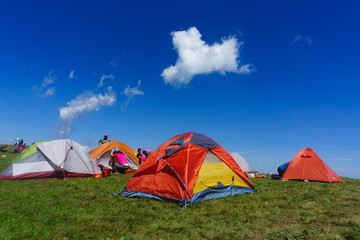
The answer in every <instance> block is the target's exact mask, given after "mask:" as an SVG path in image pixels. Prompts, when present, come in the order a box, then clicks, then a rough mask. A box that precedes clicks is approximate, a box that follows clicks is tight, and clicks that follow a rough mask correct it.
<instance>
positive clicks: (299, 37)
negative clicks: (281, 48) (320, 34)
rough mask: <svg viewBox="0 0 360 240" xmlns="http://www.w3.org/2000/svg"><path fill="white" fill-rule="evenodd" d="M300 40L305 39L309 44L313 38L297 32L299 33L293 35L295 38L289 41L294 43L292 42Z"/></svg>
mask: <svg viewBox="0 0 360 240" xmlns="http://www.w3.org/2000/svg"><path fill="white" fill-rule="evenodd" d="M300 41H305V42H307V43H308V44H309V45H311V44H312V42H313V41H314V40H313V39H312V38H310V37H308V36H303V35H301V34H299V35H297V36H296V37H295V39H294V40H293V41H292V42H291V44H294V43H297V42H300Z"/></svg>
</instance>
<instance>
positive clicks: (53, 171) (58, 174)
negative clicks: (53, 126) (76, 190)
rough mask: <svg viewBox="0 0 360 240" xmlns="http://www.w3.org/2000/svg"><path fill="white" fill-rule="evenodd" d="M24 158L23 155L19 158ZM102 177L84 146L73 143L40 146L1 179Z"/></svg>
mask: <svg viewBox="0 0 360 240" xmlns="http://www.w3.org/2000/svg"><path fill="white" fill-rule="evenodd" d="M20 156H21V155H20ZM95 175H101V170H100V168H99V167H98V166H96V163H95V162H94V161H93V160H92V159H91V157H90V155H89V154H88V153H87V151H86V150H85V148H84V147H82V146H81V145H80V144H78V143H77V142H75V141H73V140H68V139H61V140H54V141H50V142H45V143H41V144H39V145H37V146H36V151H34V152H33V153H32V154H30V155H28V156H26V157H24V158H21V157H20V158H19V160H15V161H14V162H13V163H12V164H11V165H10V166H9V167H8V168H7V169H6V170H5V171H4V172H3V173H1V175H0V179H37V178H72V177H89V176H95Z"/></svg>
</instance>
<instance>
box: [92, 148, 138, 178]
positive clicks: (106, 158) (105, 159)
mask: <svg viewBox="0 0 360 240" xmlns="http://www.w3.org/2000/svg"><path fill="white" fill-rule="evenodd" d="M114 148H118V149H119V150H121V151H122V152H124V153H125V156H126V159H127V160H128V162H129V164H130V169H128V170H126V171H125V173H135V172H136V170H137V169H138V168H139V162H138V159H137V157H136V156H135V154H134V150H132V149H131V148H130V147H129V146H128V145H126V144H124V143H121V142H117V141H111V142H108V143H104V144H102V145H100V146H98V147H97V148H95V149H93V150H92V151H91V152H90V157H91V158H92V159H93V160H95V161H96V164H101V165H104V166H105V167H108V168H112V166H110V165H109V162H110V160H111V156H110V153H111V150H112V149H114Z"/></svg>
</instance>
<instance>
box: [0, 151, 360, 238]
mask: <svg viewBox="0 0 360 240" xmlns="http://www.w3.org/2000/svg"><path fill="white" fill-rule="evenodd" d="M14 157H15V154H7V156H6V157H1V158H0V169H2V168H3V167H4V166H6V165H7V164H8V163H9V162H10V161H11V160H12V159H13V158H14ZM130 177H131V176H130V175H114V176H111V177H106V178H100V179H95V178H82V179H68V180H27V181H0V239H2V240H4V239H360V180H357V179H350V178H343V179H344V180H345V181H346V183H344V184H340V183H334V184H329V183H319V182H297V181H287V182H283V181H272V180H269V178H265V179H251V182H252V183H253V184H254V186H255V187H256V189H257V190H259V192H258V193H254V194H247V195H238V196H235V197H229V198H224V199H219V200H211V201H205V202H201V203H199V204H196V205H193V206H190V207H188V208H187V209H186V210H182V209H181V207H179V206H177V205H175V204H171V203H167V202H158V201H155V200H151V199H135V198H124V197H114V196H113V193H114V192H117V191H119V190H122V189H123V187H124V186H125V184H126V183H127V181H128V180H129V179H130Z"/></svg>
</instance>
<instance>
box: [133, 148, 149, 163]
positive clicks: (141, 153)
mask: <svg viewBox="0 0 360 240" xmlns="http://www.w3.org/2000/svg"><path fill="white" fill-rule="evenodd" d="M150 153H151V152H150V150H149V149H147V148H145V149H141V148H138V149H137V154H136V157H137V158H138V160H139V164H140V165H141V164H143V163H144V162H145V160H146V159H147V158H148V157H149V155H150Z"/></svg>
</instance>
